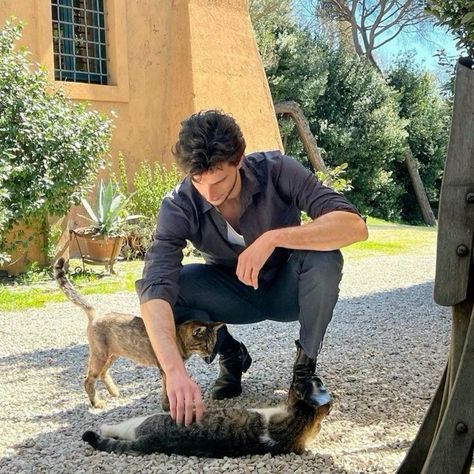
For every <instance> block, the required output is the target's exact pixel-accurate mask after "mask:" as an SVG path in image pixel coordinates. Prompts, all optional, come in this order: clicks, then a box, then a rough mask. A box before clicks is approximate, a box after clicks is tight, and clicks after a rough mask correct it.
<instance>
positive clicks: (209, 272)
mask: <svg viewBox="0 0 474 474" xmlns="http://www.w3.org/2000/svg"><path fill="white" fill-rule="evenodd" d="M342 267H343V258H342V254H341V252H340V251H339V250H334V251H328V252H319V251H306V250H295V251H294V252H293V253H292V255H291V256H290V258H289V259H288V260H287V262H285V264H284V265H283V266H282V267H281V269H280V270H279V272H278V273H277V276H276V277H275V279H274V281H273V282H272V283H271V284H270V285H267V286H266V287H265V288H262V289H260V288H259V289H258V290H254V289H253V288H252V287H250V286H247V285H245V284H244V283H242V282H240V281H239V280H238V279H237V276H236V275H235V271H234V270H233V269H229V268H225V267H220V266H215V265H207V264H199V263H198V264H188V265H185V266H183V268H182V270H181V273H180V277H179V284H180V293H179V296H178V300H177V302H176V305H175V307H174V315H175V320H176V322H177V323H180V322H183V321H186V320H189V319H200V320H205V321H221V322H224V323H229V324H251V323H256V322H260V321H264V320H267V319H269V320H273V321H282V322H285V321H299V322H300V336H299V341H300V344H301V346H302V348H303V350H304V352H305V353H306V354H307V355H308V356H309V357H312V358H316V356H317V355H318V353H319V351H320V349H321V346H322V342H323V339H324V335H325V333H326V329H327V326H328V324H329V322H330V321H331V319H332V314H333V310H334V306H335V305H336V302H337V299H338V296H339V283H340V281H341V277H342Z"/></svg>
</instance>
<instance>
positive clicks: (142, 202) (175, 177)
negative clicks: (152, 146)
mask: <svg viewBox="0 0 474 474" xmlns="http://www.w3.org/2000/svg"><path fill="white" fill-rule="evenodd" d="M181 179H182V175H181V173H180V171H179V170H178V168H177V167H176V166H175V165H174V164H173V165H172V166H171V167H167V166H166V165H163V164H161V163H154V164H150V163H148V162H146V161H145V162H143V163H141V164H140V167H139V168H138V170H137V172H136V173H135V175H134V177H133V187H134V189H135V193H134V195H133V197H132V200H131V209H133V211H134V212H137V213H139V214H142V215H144V216H145V217H146V218H148V220H151V221H152V222H153V223H154V222H155V221H156V216H157V213H158V210H159V209H160V206H161V202H162V201H163V198H164V197H165V196H166V194H167V193H169V192H170V191H171V190H172V189H173V188H174V187H175V186H176V185H177V184H178V183H179V182H180V181H181Z"/></svg>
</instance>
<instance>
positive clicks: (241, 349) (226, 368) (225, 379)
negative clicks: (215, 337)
mask: <svg viewBox="0 0 474 474" xmlns="http://www.w3.org/2000/svg"><path fill="white" fill-rule="evenodd" d="M219 354H220V358H219V365H220V372H219V377H217V380H216V382H215V384H214V387H212V398H213V399H214V400H223V399H224V398H233V397H238V396H239V395H240V394H241V393H242V383H241V380H242V373H243V372H247V370H248V368H249V367H250V364H251V363H252V358H251V357H250V355H249V353H248V351H247V348H246V347H245V346H244V345H243V344H242V343H241V342H237V341H236V340H235V339H234V338H233V337H232V336H231V335H230V334H229V333H228V332H227V334H225V339H224V340H223V341H222V344H221V349H220V350H219Z"/></svg>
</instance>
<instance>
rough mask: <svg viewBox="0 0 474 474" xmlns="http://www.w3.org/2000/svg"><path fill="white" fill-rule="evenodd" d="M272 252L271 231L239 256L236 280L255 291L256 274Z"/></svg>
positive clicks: (256, 284)
mask: <svg viewBox="0 0 474 474" xmlns="http://www.w3.org/2000/svg"><path fill="white" fill-rule="evenodd" d="M274 250H275V247H274V245H273V243H272V239H271V231H268V232H265V233H264V234H262V235H261V236H260V237H259V238H258V239H256V240H255V241H254V242H253V243H252V244H251V245H249V246H248V247H247V248H246V249H245V250H244V251H243V252H242V253H241V254H240V255H239V260H238V263H237V271H236V274H237V277H238V279H239V280H240V281H241V282H242V283H245V284H246V285H249V286H253V287H254V289H257V288H258V274H259V273H260V270H261V269H262V267H263V265H265V262H266V261H267V260H268V258H269V257H270V255H271V254H272V253H273V251H274Z"/></svg>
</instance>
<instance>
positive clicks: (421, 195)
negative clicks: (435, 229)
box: [405, 149, 436, 226]
mask: <svg viewBox="0 0 474 474" xmlns="http://www.w3.org/2000/svg"><path fill="white" fill-rule="evenodd" d="M405 164H406V167H407V170H408V174H409V175H410V179H411V184H412V186H413V189H414V190H415V195H416V199H417V201H418V205H419V206H420V210H421V214H422V215H423V220H424V221H425V223H426V224H427V225H431V226H436V218H435V216H434V214H433V211H432V209H431V206H430V202H429V201H428V196H427V195H426V191H425V187H424V186H423V182H422V181H421V178H420V174H419V173H418V167H417V166H416V161H415V158H413V153H412V151H411V150H410V149H408V151H407V153H406V155H405Z"/></svg>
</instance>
